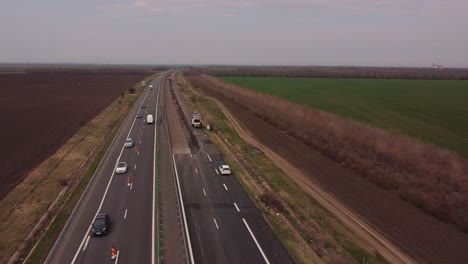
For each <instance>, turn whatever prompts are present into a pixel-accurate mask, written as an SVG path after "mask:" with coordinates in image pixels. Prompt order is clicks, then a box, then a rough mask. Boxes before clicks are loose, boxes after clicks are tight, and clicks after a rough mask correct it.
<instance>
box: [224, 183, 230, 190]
mask: <svg viewBox="0 0 468 264" xmlns="http://www.w3.org/2000/svg"><path fill="white" fill-rule="evenodd" d="M223 186H224V189H226V191H229V189H228V187H227V186H226V184H224V183H223Z"/></svg>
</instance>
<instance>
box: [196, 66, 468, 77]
mask: <svg viewBox="0 0 468 264" xmlns="http://www.w3.org/2000/svg"><path fill="white" fill-rule="evenodd" d="M189 68H190V70H191V72H192V73H195V74H200V73H205V74H209V75H214V76H249V77H305V78H363V79H415V80H423V79H424V80H468V69H462V68H442V69H432V68H407V67H358V66H334V67H332V66H205V67H189Z"/></svg>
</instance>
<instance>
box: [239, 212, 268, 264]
mask: <svg viewBox="0 0 468 264" xmlns="http://www.w3.org/2000/svg"><path fill="white" fill-rule="evenodd" d="M242 221H244V224H245V227H247V230H249V233H250V235H251V236H252V239H253V240H254V241H255V244H256V245H257V248H258V250H259V251H260V253H261V254H262V256H263V259H264V260H265V263H267V264H270V261H268V259H267V257H266V256H265V253H264V252H263V250H262V247H260V244H258V241H257V239H256V238H255V236H254V234H253V233H252V230H250V227H249V225H248V224H247V221H245V219H244V218H242Z"/></svg>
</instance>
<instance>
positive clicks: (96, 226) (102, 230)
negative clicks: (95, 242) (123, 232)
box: [91, 214, 111, 236]
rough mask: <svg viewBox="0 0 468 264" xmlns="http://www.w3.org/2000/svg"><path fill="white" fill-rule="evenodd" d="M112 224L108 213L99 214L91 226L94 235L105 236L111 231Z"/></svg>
mask: <svg viewBox="0 0 468 264" xmlns="http://www.w3.org/2000/svg"><path fill="white" fill-rule="evenodd" d="M110 226H111V222H110V217H109V215H108V214H98V215H97V216H96V218H95V219H94V222H93V225H92V226H91V232H92V233H93V236H103V235H105V234H107V232H109V228H110Z"/></svg>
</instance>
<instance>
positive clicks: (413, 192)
mask: <svg viewBox="0 0 468 264" xmlns="http://www.w3.org/2000/svg"><path fill="white" fill-rule="evenodd" d="M190 82H191V83H192V85H194V86H199V87H203V88H204V89H209V90H211V91H213V92H216V93H219V94H221V95H223V96H224V97H226V98H228V99H229V100H232V101H234V102H235V103H237V104H239V105H241V106H242V107H243V108H245V109H247V110H249V111H250V112H252V113H254V114H255V115H257V116H259V117H260V118H262V119H263V120H265V121H267V122H268V123H270V124H273V125H275V126H277V127H279V128H281V129H282V130H283V131H285V132H286V133H288V134H289V135H291V136H293V137H295V138H297V139H298V140H301V141H302V142H304V143H305V144H307V145H309V146H311V147H313V148H315V149H317V150H318V151H320V152H321V153H322V154H324V155H325V156H327V157H329V158H331V159H333V160H335V161H337V162H339V163H340V164H342V166H344V167H346V168H349V169H351V170H353V171H354V172H356V173H357V174H358V175H361V176H364V177H366V178H368V179H370V180H371V181H372V182H374V183H375V184H377V185H379V186H381V187H383V188H386V189H389V190H392V191H396V192H397V193H398V194H399V195H400V196H401V197H402V198H403V199H405V200H407V201H409V202H410V203H412V204H414V205H416V206H418V207H420V208H422V209H423V210H425V211H427V212H429V213H431V214H433V215H434V216H436V217H438V218H439V219H442V220H444V221H447V222H450V223H453V224H455V225H456V226H458V227H459V228H460V229H462V230H464V231H465V232H468V210H466V209H467V208H468V178H467V176H468V160H467V159H465V158H462V157H460V156H459V155H457V154H455V153H453V152H449V151H446V150H441V149H439V148H437V147H435V146H432V145H428V144H424V143H421V142H417V141H415V140H413V139H410V138H407V137H405V136H403V135H400V134H396V133H392V132H390V131H384V130H382V129H378V128H375V127H371V126H368V125H365V124H362V123H358V122H356V121H352V120H348V119H344V118H340V117H337V116H334V115H332V114H329V113H325V112H321V111H317V110H314V109H311V108H308V107H303V106H300V105H296V104H294V103H290V102H287V101H284V100H280V99H278V98H275V97H272V96H268V95H264V94H259V93H256V92H253V91H249V90H246V89H242V88H239V87H236V86H233V85H230V84H227V83H225V82H222V81H220V80H218V79H215V78H213V77H210V76H207V75H199V76H192V77H190Z"/></svg>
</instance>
